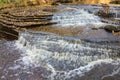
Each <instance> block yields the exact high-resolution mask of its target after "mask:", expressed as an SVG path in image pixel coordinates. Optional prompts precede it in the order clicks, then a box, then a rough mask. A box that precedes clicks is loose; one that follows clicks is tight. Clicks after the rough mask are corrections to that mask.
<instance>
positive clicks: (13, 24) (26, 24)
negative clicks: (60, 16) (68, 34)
mask: <svg viewBox="0 0 120 80" xmlns="http://www.w3.org/2000/svg"><path fill="white" fill-rule="evenodd" d="M0 24H1V25H2V26H6V27H7V26H8V27H9V28H17V27H20V28H25V27H35V26H44V25H51V24H56V23H55V22H49V21H46V22H10V21H6V20H3V19H0Z"/></svg>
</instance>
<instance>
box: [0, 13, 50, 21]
mask: <svg viewBox="0 0 120 80" xmlns="http://www.w3.org/2000/svg"><path fill="white" fill-rule="evenodd" d="M0 19H4V20H7V21H10V22H44V21H50V20H51V19H52V18H51V17H46V18H39V17H33V18H17V17H13V16H9V15H3V14H2V15H1V16H0Z"/></svg>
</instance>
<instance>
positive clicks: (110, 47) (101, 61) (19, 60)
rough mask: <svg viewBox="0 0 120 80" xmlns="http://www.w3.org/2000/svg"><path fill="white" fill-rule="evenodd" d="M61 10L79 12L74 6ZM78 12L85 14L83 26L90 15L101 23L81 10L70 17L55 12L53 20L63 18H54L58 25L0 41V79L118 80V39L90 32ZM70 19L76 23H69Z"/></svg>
mask: <svg viewBox="0 0 120 80" xmlns="http://www.w3.org/2000/svg"><path fill="white" fill-rule="evenodd" d="M70 6H71V5H70ZM63 8H65V10H66V9H67V10H70V12H71V9H73V8H75V9H77V10H79V9H78V8H79V7H78V8H77V7H74V6H72V8H71V7H69V8H66V6H63ZM63 8H62V7H60V8H59V9H63ZM80 12H82V13H81V14H82V15H83V13H85V14H84V15H85V16H86V18H85V20H84V21H83V22H84V24H85V25H87V24H88V23H87V24H86V20H87V19H88V20H89V16H91V17H90V20H91V18H93V19H95V18H96V19H97V22H99V20H100V18H98V17H97V16H94V15H93V14H89V13H88V12H86V11H84V10H83V9H82V10H80V11H78V12H77V11H76V12H75V15H73V16H71V15H72V14H73V13H74V12H73V11H72V13H69V11H68V12H65V13H66V14H63V13H64V12H63V13H58V14H55V15H54V17H53V20H55V18H56V17H59V16H60V17H62V18H57V19H56V21H58V22H60V23H58V24H57V25H54V26H52V27H51V26H49V28H47V27H46V28H44V27H42V28H32V29H30V30H33V31H21V32H20V33H19V39H18V40H16V41H5V40H2V41H0V79H1V80H119V79H120V39H119V38H117V37H115V36H113V35H112V34H110V33H107V32H105V31H104V30H102V29H99V30H91V27H93V25H89V26H85V25H84V26H83V24H82V25H81V19H82V20H83V16H82V17H81V18H78V17H80V16H81V15H78V14H80ZM59 14H60V15H59ZM56 15H57V16H56ZM58 15H59V16H58ZM64 16H65V17H64ZM75 16H77V17H75ZM71 17H72V19H71ZM69 18H70V19H71V21H73V20H75V21H73V22H72V23H71V21H70V20H69ZM66 19H67V20H66ZM78 19H79V20H80V21H79V20H78ZM76 20H77V21H79V22H80V23H79V22H77V21H76ZM88 22H89V21H88ZM90 22H92V21H90ZM92 23H94V21H93V22H92ZM100 24H101V22H100ZM94 25H96V23H95V24H94ZM61 27H62V28H61ZM66 27H67V28H66ZM71 27H72V28H71ZM51 28H52V29H54V30H53V31H52V29H51ZM63 28H65V29H66V30H64V29H63ZM39 29H40V30H39ZM46 29H48V30H46ZM59 29H60V30H59ZM76 29H77V30H78V32H76ZM37 31H39V32H37ZM41 31H44V32H41ZM54 33H55V34H54Z"/></svg>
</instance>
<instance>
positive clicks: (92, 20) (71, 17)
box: [53, 7, 104, 27]
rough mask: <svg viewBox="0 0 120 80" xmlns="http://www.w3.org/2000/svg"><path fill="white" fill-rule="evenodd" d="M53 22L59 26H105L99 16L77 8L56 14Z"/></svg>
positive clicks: (70, 8) (69, 8)
mask: <svg viewBox="0 0 120 80" xmlns="http://www.w3.org/2000/svg"><path fill="white" fill-rule="evenodd" d="M53 22H57V23H58V24H57V26H86V25H89V24H92V25H94V26H96V27H99V26H102V25H104V24H103V23H102V22H101V19H100V18H99V17H98V16H95V15H94V14H90V13H88V12H87V11H85V10H84V9H82V8H77V7H76V8H72V7H67V8H65V9H63V10H61V12H59V13H56V14H54V16H53Z"/></svg>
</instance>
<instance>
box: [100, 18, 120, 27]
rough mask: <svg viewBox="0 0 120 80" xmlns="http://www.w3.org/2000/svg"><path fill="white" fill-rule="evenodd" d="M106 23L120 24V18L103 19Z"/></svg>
mask: <svg viewBox="0 0 120 80" xmlns="http://www.w3.org/2000/svg"><path fill="white" fill-rule="evenodd" d="M101 21H102V22H104V23H109V24H114V25H116V26H120V20H115V19H102V20H101Z"/></svg>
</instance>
